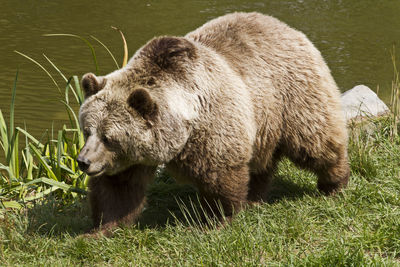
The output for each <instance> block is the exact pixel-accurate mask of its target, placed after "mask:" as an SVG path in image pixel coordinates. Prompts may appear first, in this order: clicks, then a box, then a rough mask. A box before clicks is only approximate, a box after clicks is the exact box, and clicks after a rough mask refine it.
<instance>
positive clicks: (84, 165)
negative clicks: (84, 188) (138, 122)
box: [76, 155, 91, 172]
mask: <svg viewBox="0 0 400 267" xmlns="http://www.w3.org/2000/svg"><path fill="white" fill-rule="evenodd" d="M76 161H77V162H78V166H79V169H81V171H83V172H84V171H87V169H89V166H90V163H91V162H90V160H88V159H87V158H84V157H82V156H81V155H79V156H78V158H77V159H76Z"/></svg>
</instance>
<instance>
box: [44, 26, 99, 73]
mask: <svg viewBox="0 0 400 267" xmlns="http://www.w3.org/2000/svg"><path fill="white" fill-rule="evenodd" d="M43 36H46V37H53V36H63V37H74V38H78V39H80V40H82V41H83V42H85V44H86V45H87V46H88V47H89V48H90V51H91V52H92V57H93V61H94V65H95V67H96V75H99V65H98V64H97V57H96V52H95V51H94V47H93V45H92V44H91V43H90V42H89V41H88V40H86V39H85V38H83V37H81V36H79V35H76V34H70V33H53V34H44V35H43Z"/></svg>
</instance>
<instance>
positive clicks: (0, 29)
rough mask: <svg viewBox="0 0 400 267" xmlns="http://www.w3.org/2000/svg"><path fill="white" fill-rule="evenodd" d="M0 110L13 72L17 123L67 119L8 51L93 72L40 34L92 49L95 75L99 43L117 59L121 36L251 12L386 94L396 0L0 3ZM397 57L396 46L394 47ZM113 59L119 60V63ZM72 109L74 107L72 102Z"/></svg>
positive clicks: (137, 37)
mask: <svg viewBox="0 0 400 267" xmlns="http://www.w3.org/2000/svg"><path fill="white" fill-rule="evenodd" d="M0 6H1V14H0V109H1V110H2V112H3V113H4V114H5V115H6V117H8V113H9V106H10V100H11V88H12V86H13V82H14V78H15V74H16V71H17V69H18V70H19V78H18V84H17V101H16V121H17V122H18V124H19V125H23V123H24V122H25V123H26V125H27V129H28V131H29V132H31V133H33V134H34V135H35V136H37V137H39V136H40V135H41V134H42V133H43V132H44V131H45V130H46V129H51V127H52V123H53V122H54V125H55V129H57V127H59V126H60V125H62V124H63V123H65V122H66V121H67V119H68V117H67V114H66V112H65V108H64V106H63V104H62V103H61V102H60V99H61V98H60V94H59V92H58V90H57V89H56V87H55V86H54V84H53V83H52V82H51V80H50V79H49V78H48V77H47V76H46V74H45V73H44V72H43V71H42V70H41V69H40V68H39V67H37V66H36V65H34V64H33V63H32V62H30V61H28V60H27V59H25V58H23V57H22V56H20V55H18V54H16V53H14V52H13V51H14V50H18V51H20V52H23V53H25V54H27V55H29V56H30V57H32V58H34V59H35V60H37V61H38V62H40V63H41V64H43V66H45V67H46V68H47V69H48V70H50V71H51V73H52V74H53V75H54V77H56V78H57V81H58V83H59V84H60V87H61V88H64V87H65V83H64V82H63V81H62V79H61V78H60V77H59V76H58V75H57V72H56V71H55V70H54V69H52V67H51V65H50V64H49V63H48V62H47V61H46V59H45V58H44V57H43V54H45V55H46V56H48V57H49V58H50V59H51V60H52V61H53V62H54V63H55V64H56V65H57V66H58V67H59V68H60V69H61V70H62V72H63V73H64V74H65V75H66V76H67V77H70V76H72V75H78V76H79V77H81V75H82V74H84V73H86V72H94V71H95V68H94V64H93V60H92V58H91V53H90V50H89V49H88V47H87V46H86V45H85V44H84V43H83V42H82V41H81V40H78V39H74V38H68V37H43V36H42V35H43V34H48V33H72V34H77V35H81V36H83V37H85V38H87V39H88V40H90V41H91V42H92V43H93V45H94V46H95V49H96V53H97V57H98V62H99V66H100V74H106V73H108V72H110V71H112V70H114V69H115V64H114V63H113V61H112V60H111V58H110V57H109V55H108V54H107V52H106V51H105V50H104V49H103V48H102V47H101V46H100V45H99V44H98V43H97V42H96V41H94V40H93V39H91V38H90V35H93V36H95V37H97V38H98V39H100V40H101V41H102V42H103V43H105V44H106V45H107V46H108V47H109V48H110V50H111V51H112V52H113V53H114V54H115V56H116V58H117V59H118V60H119V61H122V55H123V48H122V43H121V39H120V36H119V34H118V33H117V32H116V31H115V30H112V29H111V28H110V26H116V27H119V28H120V29H121V30H122V31H123V32H124V34H125V37H126V39H127V42H128V46H129V55H130V56H132V54H133V53H134V52H135V50H136V49H138V48H139V47H140V46H142V45H143V44H144V43H145V42H146V41H148V40H149V39H151V38H152V37H154V36H158V35H184V34H185V33H187V32H189V31H191V30H193V29H195V28H197V27H199V26H200V25H202V24H203V23H205V22H206V21H208V20H210V19H212V18H215V17H218V16H220V15H223V14H226V13H229V12H233V11H258V12H261V13H264V14H269V15H272V16H275V17H277V18H279V19H281V20H282V21H284V22H286V23H287V24H289V25H290V26H292V27H294V28H296V29H298V30H301V31H303V32H304V33H305V34H306V35H307V36H308V37H309V39H310V40H311V41H313V42H314V44H315V45H316V46H317V47H318V48H319V49H320V50H321V52H322V54H323V56H324V58H325V59H326V61H327V63H328V65H329V66H330V68H331V70H332V73H333V76H334V78H335V80H336V82H337V83H338V85H339V87H340V89H341V90H342V91H345V90H347V89H350V88H352V87H353V86H355V85H357V84H366V85H368V86H369V87H370V88H372V89H373V90H376V89H377V87H378V86H379V88H380V89H379V94H380V96H381V97H382V98H383V99H384V100H385V101H386V102H389V99H390V86H391V81H392V77H393V67H392V62H391V50H392V47H393V45H395V44H396V42H398V41H400V1H393V0H362V1H359V0H346V1H344V0H330V1H329V0H325V1H323V0H287V1H282V0H270V1H226V0H225V1H193V0H192V1H177V0H173V1H171V0H170V1H155V0H154V1H126V0H125V1H104V0H98V1H90V2H89V1H77V0H69V1H59V0H56V1H48V0H43V1H32V0H24V1H22V0H14V1H6V0H0ZM398 50H399V54H400V47H398ZM119 63H120V62H119ZM75 108H76V109H77V107H75Z"/></svg>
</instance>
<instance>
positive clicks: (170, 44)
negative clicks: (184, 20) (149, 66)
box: [143, 37, 197, 70]
mask: <svg viewBox="0 0 400 267" xmlns="http://www.w3.org/2000/svg"><path fill="white" fill-rule="evenodd" d="M143 52H144V53H145V55H146V56H148V57H149V58H150V59H151V61H153V62H154V63H155V64H156V65H158V66H159V67H160V68H161V69H164V70H174V69H175V68H178V67H179V64H180V63H182V62H183V61H185V60H193V59H195V58H196V57H197V56H196V47H195V46H194V44H193V43H192V42H190V41H189V40H187V39H185V38H183V37H159V38H156V39H153V40H152V41H150V43H149V44H148V45H146V46H145V47H144V48H143Z"/></svg>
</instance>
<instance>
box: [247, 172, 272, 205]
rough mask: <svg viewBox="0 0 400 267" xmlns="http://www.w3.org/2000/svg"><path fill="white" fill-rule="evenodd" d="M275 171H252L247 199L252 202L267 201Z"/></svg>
mask: <svg viewBox="0 0 400 267" xmlns="http://www.w3.org/2000/svg"><path fill="white" fill-rule="evenodd" d="M272 177H273V171H270V172H261V173H251V174H250V182H249V192H248V194H247V199H248V201H250V202H251V203H256V202H261V201H265V200H266V197H267V194H268V191H269V189H270V185H271V181H272Z"/></svg>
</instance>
